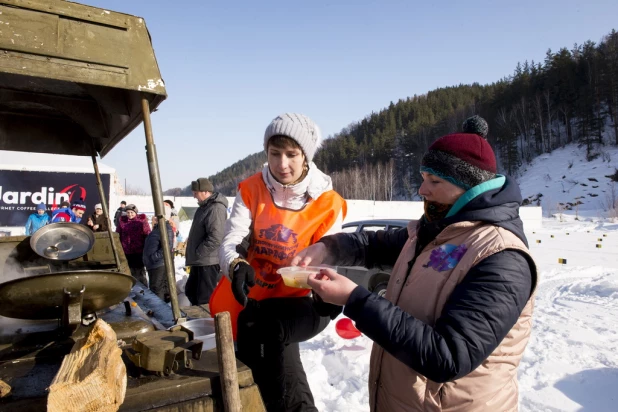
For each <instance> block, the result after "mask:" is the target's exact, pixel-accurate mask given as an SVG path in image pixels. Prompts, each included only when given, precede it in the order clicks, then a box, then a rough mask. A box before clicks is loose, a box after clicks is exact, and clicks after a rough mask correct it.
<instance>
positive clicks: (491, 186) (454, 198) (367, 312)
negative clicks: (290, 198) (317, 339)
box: [292, 116, 537, 412]
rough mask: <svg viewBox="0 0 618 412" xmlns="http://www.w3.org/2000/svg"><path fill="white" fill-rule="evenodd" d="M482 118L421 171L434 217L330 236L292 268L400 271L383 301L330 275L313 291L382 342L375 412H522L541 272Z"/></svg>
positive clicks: (317, 279)
mask: <svg viewBox="0 0 618 412" xmlns="http://www.w3.org/2000/svg"><path fill="white" fill-rule="evenodd" d="M486 134H487V124H486V122H485V121H484V120H483V119H481V118H479V117H477V116H476V117H474V118H471V119H468V120H467V121H466V122H465V123H464V133H457V134H451V135H447V136H444V137H442V138H440V139H438V140H437V141H436V142H434V143H433V144H432V145H431V146H430V147H429V151H428V152H427V154H425V156H424V157H423V160H422V166H421V174H422V177H423V183H422V185H421V187H420V189H419V194H420V195H421V196H423V197H424V202H425V213H424V214H423V216H422V217H421V218H420V220H419V221H413V222H411V223H410V225H409V226H408V228H406V229H394V230H391V231H388V232H386V231H378V232H361V233H353V234H347V233H346V234H344V233H341V234H336V235H333V236H328V237H324V238H322V239H321V240H320V242H319V243H317V244H316V245H313V246H310V247H309V248H307V249H305V250H304V251H302V252H300V253H299V255H298V256H297V257H296V258H295V259H294V261H293V262H292V263H293V264H300V265H301V266H304V265H307V264H312V265H315V264H320V263H327V264H337V265H354V266H355V265H365V266H367V267H372V266H374V265H381V264H391V265H393V264H394V267H393V271H392V273H391V277H390V280H389V284H388V288H387V291H386V295H385V296H384V297H383V298H382V297H379V296H377V295H375V294H372V293H370V292H368V291H367V290H366V289H364V288H363V287H360V286H357V285H356V284H354V282H352V281H351V280H349V279H347V278H345V277H343V276H340V275H338V274H337V273H335V272H334V271H333V270H331V269H324V270H322V271H321V272H320V273H319V274H318V275H310V279H309V281H308V283H309V285H310V286H312V288H313V290H314V292H316V293H317V294H319V295H320V296H321V297H322V298H323V299H324V301H326V302H330V303H334V304H338V305H344V306H345V309H344V314H345V315H346V316H348V317H350V318H351V319H353V320H354V321H355V322H356V326H357V328H358V329H359V330H360V331H361V332H363V333H364V334H365V335H366V336H368V337H369V338H371V339H372V340H373V341H374V347H373V351H372V356H371V363H370V372H369V393H370V396H369V402H370V407H371V410H372V411H389V412H390V411H394V412H397V411H423V410H433V411H440V410H449V411H483V412H486V411H487V412H489V411H496V410H509V411H510V410H517V405H518V390H517V366H518V364H519V362H520V360H521V358H522V356H523V352H524V349H525V347H526V344H527V342H528V339H529V337H530V332H531V318H532V311H533V300H534V295H533V294H534V290H535V287H536V283H537V273H536V267H535V264H534V261H533V260H532V258H531V256H530V254H529V251H528V244H527V240H526V237H525V235H524V231H523V223H522V221H521V219H520V217H519V206H520V205H521V201H522V197H521V192H520V190H519V187H518V185H517V183H516V182H515V181H514V180H513V179H511V178H508V177H505V176H501V175H498V174H496V160H495V156H494V153H493V150H492V149H491V146H490V145H489V143H487V141H486V140H485V136H486Z"/></svg>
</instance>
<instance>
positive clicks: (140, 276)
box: [116, 204, 150, 286]
mask: <svg viewBox="0 0 618 412" xmlns="http://www.w3.org/2000/svg"><path fill="white" fill-rule="evenodd" d="M126 213H127V215H126V216H121V217H120V219H119V220H118V226H117V227H116V232H118V234H119V235H120V243H122V249H123V250H124V254H125V255H126V257H127V261H128V263H129V268H130V269H131V275H133V277H134V278H135V279H137V280H138V281H140V282H141V283H142V284H144V286H148V278H147V277H146V270H145V269H144V262H143V253H144V242H145V240H146V236H148V235H149V234H150V225H149V224H148V218H147V217H146V215H145V214H138V210H137V206H135V205H134V204H130V205H127V207H126Z"/></svg>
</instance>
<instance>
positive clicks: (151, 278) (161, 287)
mask: <svg viewBox="0 0 618 412" xmlns="http://www.w3.org/2000/svg"><path fill="white" fill-rule="evenodd" d="M148 283H149V287H150V290H152V293H154V294H155V295H157V296H158V297H159V298H161V300H163V301H165V302H169V301H170V286H169V283H168V282H167V273H166V271H165V266H161V267H158V268H154V269H148Z"/></svg>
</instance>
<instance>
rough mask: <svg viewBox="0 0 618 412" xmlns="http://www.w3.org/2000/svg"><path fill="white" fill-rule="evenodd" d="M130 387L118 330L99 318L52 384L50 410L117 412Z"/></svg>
mask: <svg viewBox="0 0 618 412" xmlns="http://www.w3.org/2000/svg"><path fill="white" fill-rule="evenodd" d="M126 390H127V371H126V368H125V366H124V363H123V361H122V351H121V350H120V348H119V347H118V343H117V340H116V333H115V332H114V331H113V329H112V328H111V327H110V326H109V325H108V324H107V323H106V322H105V321H103V320H101V319H99V320H97V321H96V322H95V324H94V326H93V328H92V329H91V331H90V333H89V334H88V335H87V336H86V338H84V339H80V340H78V341H77V342H76V343H75V345H74V346H73V348H72V349H71V353H69V354H68V355H66V356H65V357H64V360H63V361H62V365H61V366H60V370H59V371H58V373H57V374H56V376H55V377H54V380H53V381H52V383H51V386H50V387H49V397H48V398H47V410H48V411H49V412H56V411H57V412H61V411H75V412H80V411H95V410H96V411H101V412H112V411H113V412H115V411H117V410H118V408H119V407H120V405H121V404H122V402H123V401H124V397H125V393H126Z"/></svg>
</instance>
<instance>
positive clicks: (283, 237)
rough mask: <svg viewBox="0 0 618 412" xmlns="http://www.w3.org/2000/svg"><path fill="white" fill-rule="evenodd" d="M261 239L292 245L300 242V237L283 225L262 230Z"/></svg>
mask: <svg viewBox="0 0 618 412" xmlns="http://www.w3.org/2000/svg"><path fill="white" fill-rule="evenodd" d="M259 237H260V238H264V239H268V240H274V241H275V242H282V243H290V240H291V241H292V243H297V242H298V239H297V238H298V235H297V234H296V233H294V231H293V230H292V229H290V228H287V227H285V226H283V225H280V224H278V225H272V226H271V227H269V228H268V229H262V230H260V236H259Z"/></svg>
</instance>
